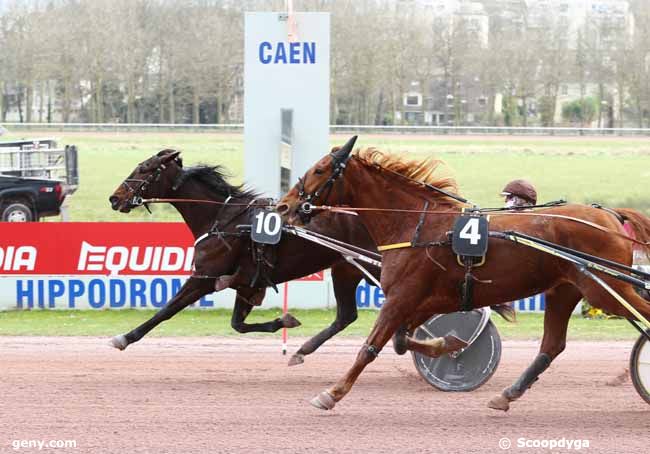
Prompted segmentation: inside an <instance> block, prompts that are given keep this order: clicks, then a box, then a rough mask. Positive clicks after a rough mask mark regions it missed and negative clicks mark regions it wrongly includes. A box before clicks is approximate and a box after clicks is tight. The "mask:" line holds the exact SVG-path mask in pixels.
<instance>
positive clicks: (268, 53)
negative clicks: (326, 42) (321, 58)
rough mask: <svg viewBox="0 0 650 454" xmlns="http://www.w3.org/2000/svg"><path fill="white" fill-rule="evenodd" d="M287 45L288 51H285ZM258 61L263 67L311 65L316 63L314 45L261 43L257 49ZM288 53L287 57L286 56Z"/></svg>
mask: <svg viewBox="0 0 650 454" xmlns="http://www.w3.org/2000/svg"><path fill="white" fill-rule="evenodd" d="M287 44H288V46H289V49H288V51H287ZM258 52H259V55H258V56H259V60H260V63H262V64H263V65H268V64H269V63H273V64H275V65H277V64H287V63H288V64H291V65H296V64H305V65H313V64H315V63H316V43H315V42H313V41H312V42H304V43H303V42H292V43H284V42H279V43H275V48H274V46H273V44H271V43H270V42H268V41H262V42H261V43H260V46H259V48H258ZM287 53H288V56H287Z"/></svg>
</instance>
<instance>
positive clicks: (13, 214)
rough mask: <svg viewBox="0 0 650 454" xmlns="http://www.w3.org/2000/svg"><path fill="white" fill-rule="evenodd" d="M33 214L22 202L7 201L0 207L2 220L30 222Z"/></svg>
mask: <svg viewBox="0 0 650 454" xmlns="http://www.w3.org/2000/svg"><path fill="white" fill-rule="evenodd" d="M33 220H34V214H33V213H32V210H31V209H30V208H29V207H28V206H27V205H25V204H23V203H17V202H14V203H9V204H8V205H5V206H4V207H3V208H2V222H32V221H33Z"/></svg>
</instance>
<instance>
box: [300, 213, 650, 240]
mask: <svg viewBox="0 0 650 454" xmlns="http://www.w3.org/2000/svg"><path fill="white" fill-rule="evenodd" d="M311 209H312V210H325V211H331V212H333V213H349V212H350V211H378V212H390V213H413V214H420V213H425V214H441V215H447V216H458V215H459V214H460V212H458V211H428V210H410V209H405V208H365V207H335V206H328V205H321V206H314V205H312V206H311ZM479 211H480V210H479ZM490 216H492V217H496V216H533V217H544V218H553V219H564V220H566V221H572V222H577V223H579V224H583V225H586V226H589V227H592V228H594V229H597V230H600V231H601V232H606V233H611V234H613V235H616V236H618V237H620V238H623V239H625V240H627V241H631V242H633V243H636V244H640V245H642V246H650V242H643V241H639V240H637V239H635V238H630V237H629V236H627V235H626V234H625V233H621V232H617V231H616V230H612V229H609V228H607V227H603V226H602V225H599V224H596V223H594V222H591V221H586V220H584V219H580V218H576V217H573V216H565V215H563V214H548V213H522V212H506V213H492V214H491V215H490ZM395 244H399V245H400V247H407V246H404V244H410V243H395ZM389 246H393V245H389ZM381 247H385V246H380V247H379V248H377V249H379V250H380V251H381V250H382V249H380V248H381ZM393 249H394V248H393Z"/></svg>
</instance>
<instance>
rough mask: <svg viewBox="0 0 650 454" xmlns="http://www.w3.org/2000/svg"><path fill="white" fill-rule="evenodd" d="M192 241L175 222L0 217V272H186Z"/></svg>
mask: <svg viewBox="0 0 650 454" xmlns="http://www.w3.org/2000/svg"><path fill="white" fill-rule="evenodd" d="M193 244H194V238H193V236H192V234H191V232H190V230H189V229H188V228H187V226H186V225H185V224H183V223H180V222H155V223H154V222H143V223H135V222H134V223H131V222H58V223H55V222H47V223H38V222H33V223H12V222H3V223H1V224H0V275H32V274H33V275H51V276H56V275H59V276H61V275H113V276H116V275H127V276H128V275H189V274H191V272H192V260H193V258H194V247H193ZM323 279H324V276H323V272H320V273H316V274H313V275H310V276H306V277H304V278H303V279H301V280H306V281H322V280H323Z"/></svg>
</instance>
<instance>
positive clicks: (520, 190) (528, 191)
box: [501, 180, 537, 205]
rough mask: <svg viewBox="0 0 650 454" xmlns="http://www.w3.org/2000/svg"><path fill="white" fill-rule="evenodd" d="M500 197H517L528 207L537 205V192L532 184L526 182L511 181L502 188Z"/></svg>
mask: <svg viewBox="0 0 650 454" xmlns="http://www.w3.org/2000/svg"><path fill="white" fill-rule="evenodd" d="M501 195H502V196H504V197H513V196H514V197H518V198H519V199H522V200H524V201H525V202H527V203H529V204H530V205H536V204H537V191H536V190H535V187H534V186H533V185H532V183H531V182H530V181H527V180H512V181H511V182H510V183H508V184H507V185H506V186H505V187H504V188H503V190H502V191H501Z"/></svg>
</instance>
